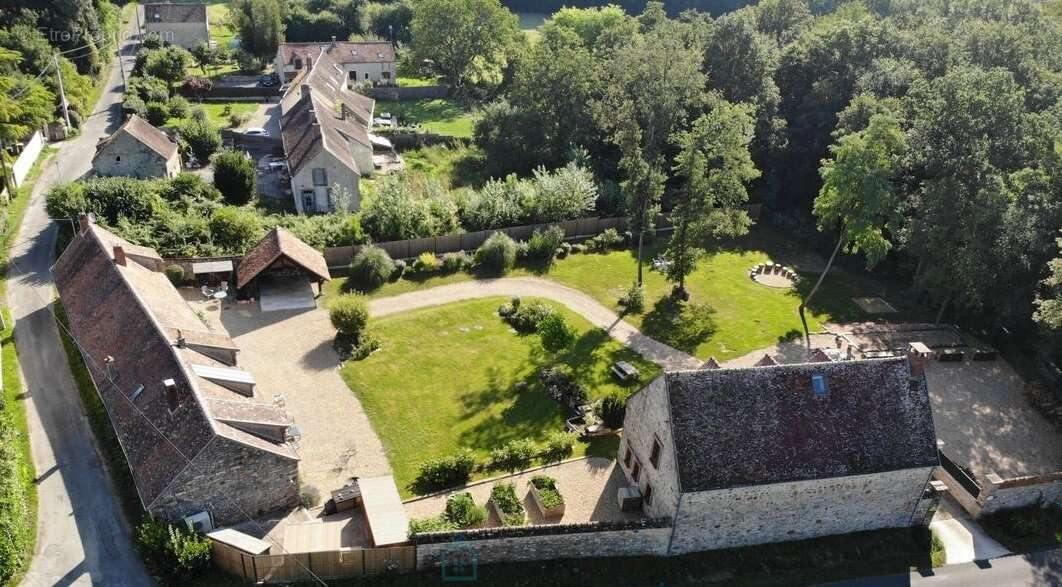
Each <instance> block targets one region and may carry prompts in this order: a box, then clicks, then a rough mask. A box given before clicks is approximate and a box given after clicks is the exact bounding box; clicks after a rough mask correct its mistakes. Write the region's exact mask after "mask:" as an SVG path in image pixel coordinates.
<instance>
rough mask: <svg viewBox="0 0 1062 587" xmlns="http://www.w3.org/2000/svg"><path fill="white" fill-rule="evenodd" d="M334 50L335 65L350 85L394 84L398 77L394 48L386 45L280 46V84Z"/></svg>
mask: <svg viewBox="0 0 1062 587" xmlns="http://www.w3.org/2000/svg"><path fill="white" fill-rule="evenodd" d="M333 48H334V50H335V62H336V64H337V65H338V66H339V67H340V69H342V71H343V75H344V77H345V78H346V83H347V84H352V83H355V82H362V83H364V82H369V83H382V84H385V85H386V84H392V83H394V82H395V80H397V78H398V76H397V75H396V74H395V62H396V61H398V59H397V57H396V56H395V46H394V45H392V44H391V43H389V42H387V41H334V40H333V41H331V42H327V41H326V42H322V43H281V44H280V45H279V46H278V47H277V56H276V58H275V63H274V64H275V65H276V72H277V75H278V76H279V77H280V83H282V84H283V83H286V82H287V81H289V80H291V79H292V78H293V77H295V76H296V75H298V74H299V73H300V72H301V71H302V70H303V69H305V68H308V67H310V65H311V64H312V63H313V62H314V61H315V60H316V59H317V57H318V56H319V55H320V54H321V51H327V50H329V49H333Z"/></svg>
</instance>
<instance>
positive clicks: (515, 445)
mask: <svg viewBox="0 0 1062 587" xmlns="http://www.w3.org/2000/svg"><path fill="white" fill-rule="evenodd" d="M537 453H538V446H537V445H536V444H535V441H533V440H531V439H529V438H517V439H513V440H510V441H509V442H506V443H505V444H503V445H501V446H499V447H498V448H496V449H494V450H492V451H490V459H489V460H488V461H487V468H488V469H490V470H491V471H508V472H510V473H515V472H517V471H522V470H524V469H526V468H528V467H530V466H531V463H532V462H533V461H534V460H535V455H536V454H537Z"/></svg>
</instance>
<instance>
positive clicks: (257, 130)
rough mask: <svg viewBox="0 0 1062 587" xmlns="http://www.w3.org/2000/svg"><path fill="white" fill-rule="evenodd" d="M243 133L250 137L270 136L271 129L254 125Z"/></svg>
mask: <svg viewBox="0 0 1062 587" xmlns="http://www.w3.org/2000/svg"><path fill="white" fill-rule="evenodd" d="M243 134H245V135H247V136H249V137H268V136H269V131H267V130H266V129H264V128H261V127H257V126H256V127H253V128H249V129H247V130H245V131H243Z"/></svg>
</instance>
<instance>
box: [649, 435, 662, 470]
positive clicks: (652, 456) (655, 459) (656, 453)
mask: <svg viewBox="0 0 1062 587" xmlns="http://www.w3.org/2000/svg"><path fill="white" fill-rule="evenodd" d="M660 450H661V446H660V439H659V438H656V437H653V452H651V453H649V464H650V465H652V466H653V468H654V469H655V468H657V467H658V466H659V465H660Z"/></svg>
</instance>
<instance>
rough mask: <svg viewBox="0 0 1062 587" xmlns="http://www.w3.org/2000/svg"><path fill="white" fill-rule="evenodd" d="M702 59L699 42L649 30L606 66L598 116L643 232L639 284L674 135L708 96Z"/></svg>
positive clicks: (633, 216)
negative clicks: (692, 44)
mask: <svg viewBox="0 0 1062 587" xmlns="http://www.w3.org/2000/svg"><path fill="white" fill-rule="evenodd" d="M700 64H701V48H700V47H690V46H686V45H684V44H683V43H682V42H681V41H680V40H678V39H675V38H674V37H671V36H666V35H657V34H655V33H654V32H653V31H650V32H649V33H647V34H645V35H643V36H640V37H638V38H636V39H634V40H633V41H632V42H631V43H630V44H629V45H627V46H624V47H622V48H620V49H618V50H617V51H616V52H615V54H614V55H613V57H612V59H610V60H608V61H607V62H606V63H605V64H604V65H603V67H601V76H602V79H603V87H602V92H603V93H602V96H601V98H600V99H599V100H597V101H596V102H595V104H594V105H593V111H594V117H595V119H596V120H597V123H598V125H599V127H600V128H601V129H603V130H604V132H605V134H606V136H608V137H609V140H610V141H611V142H612V143H613V144H614V145H615V146H616V147H618V148H619V151H620V154H621V157H620V162H619V167H620V171H621V172H622V174H623V178H624V181H623V183H622V187H623V190H624V193H625V194H626V196H627V198H628V201H629V209H630V211H631V228H632V230H634V231H636V233H637V235H638V276H637V282H638V284H639V285H640V284H641V283H642V251H643V242H644V233H645V231H646V230H648V229H649V228H650V227H651V221H652V217H653V214H654V211H655V210H656V208H657V207H658V205H659V200H660V196H661V195H663V191H664V181H665V180H666V177H667V174H666V173H665V171H664V169H665V149H666V148H667V146H668V140H669V137H670V136H671V133H672V132H674V131H675V129H677V128H680V126H681V125H682V124H683V123H684V121H685V120H686V118H687V116H688V114H689V113H690V112H691V111H692V110H693V109H694V108H698V107H700V106H701V105H702V103H703V101H704V95H705V94H704V88H705V85H706V80H705V76H704V74H703V73H702V72H701V71H700Z"/></svg>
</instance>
